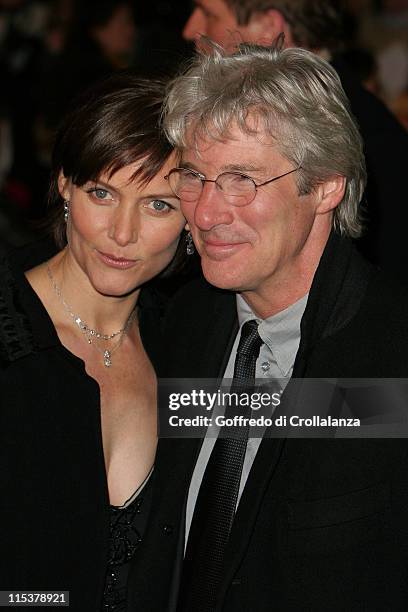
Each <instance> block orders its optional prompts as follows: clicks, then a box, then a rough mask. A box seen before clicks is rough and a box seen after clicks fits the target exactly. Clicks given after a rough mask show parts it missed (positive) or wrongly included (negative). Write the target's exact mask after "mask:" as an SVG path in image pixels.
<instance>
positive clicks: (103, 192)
mask: <svg viewBox="0 0 408 612" xmlns="http://www.w3.org/2000/svg"><path fill="white" fill-rule="evenodd" d="M88 193H90V194H92V195H93V196H94V197H95V198H96V199H97V200H113V196H112V194H111V193H110V192H109V191H108V190H107V189H102V188H101V187H94V188H93V189H89V191H88Z"/></svg>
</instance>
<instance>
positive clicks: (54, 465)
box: [0, 76, 184, 611]
mask: <svg viewBox="0 0 408 612" xmlns="http://www.w3.org/2000/svg"><path fill="white" fill-rule="evenodd" d="M162 93H163V88H162V86H161V85H160V84H158V83H148V82H143V81H138V80H136V79H134V78H133V77H129V76H120V77H114V78H112V79H111V80H110V81H108V82H105V83H103V84H102V85H100V86H99V87H96V88H95V89H94V90H93V93H92V95H91V96H90V97H89V96H88V97H87V98H85V99H83V101H82V103H81V104H80V105H79V107H78V108H77V109H76V110H75V111H74V112H72V113H71V115H70V116H69V117H68V118H67V120H66V121H65V123H64V125H63V126H62V128H61V130H60V132H59V135H58V137H57V141H56V145H55V150H54V159H53V178H52V185H51V200H52V202H53V204H54V208H55V210H56V211H57V218H56V221H55V234H56V236H57V238H58V240H59V242H60V244H61V242H63V243H65V241H66V245H65V246H63V248H62V249H61V250H60V251H59V252H58V253H57V254H56V255H54V256H53V257H51V258H50V259H48V260H45V261H43V262H41V263H40V265H38V266H35V267H33V268H31V269H29V270H28V271H27V272H26V274H25V275H24V274H23V272H22V270H21V269H19V266H18V263H17V262H16V261H15V260H14V261H12V262H11V263H10V264H8V263H7V262H3V263H2V266H1V278H2V279H4V280H3V283H2V284H3V286H2V290H1V295H0V313H1V318H2V323H3V324H2V326H1V329H2V332H1V337H0V348H1V351H0V355H1V364H2V369H1V379H0V388H1V398H2V399H1V410H0V415H1V416H0V456H1V459H0V465H2V466H3V468H4V467H5V468H6V469H1V471H0V491H1V498H0V524H1V530H2V535H1V538H0V541H1V551H2V554H1V561H0V566H1V567H0V569H1V571H0V583H1V588H2V589H5V588H7V589H11V590H13V589H14V590H20V591H21V590H23V589H25V590H34V591H36V592H38V591H39V590H47V591H55V592H56V593H57V592H59V591H70V609H74V610H81V611H85V610H86V611H93V610H100V609H105V610H115V611H117V610H122V609H124V607H123V606H124V605H125V603H124V599H125V591H126V581H127V574H128V571H129V566H130V563H131V559H132V557H133V555H134V553H135V552H136V550H137V547H138V545H139V542H140V539H141V537H142V532H143V526H144V522H145V520H146V516H147V512H148V505H149V491H150V487H151V478H150V475H151V472H152V469H153V462H154V454H155V448H156V377H155V372H154V369H153V366H152V363H151V361H150V359H149V356H148V354H147V352H146V351H148V352H150V354H151V353H152V351H153V350H154V348H155V342H154V340H152V336H151V333H150V334H149V337H150V338H151V342H150V347H148V346H144V344H143V342H142V338H141V334H144V338H143V340H144V341H145V339H146V341H147V338H148V335H147V333H146V330H147V329H149V328H150V329H152V328H153V327H156V328H157V317H158V315H157V307H156V304H155V297H154V293H153V292H152V290H149V288H147V287H146V284H147V283H148V281H150V280H151V279H152V278H153V277H155V276H156V275H158V274H159V273H160V272H162V271H163V270H164V269H165V268H166V267H167V266H168V265H169V263H170V262H171V260H172V259H173V257H174V255H175V252H176V249H177V245H178V243H179V239H180V235H181V232H182V231H183V227H184V219H183V217H182V214H181V212H180V209H179V202H178V200H177V198H176V197H175V196H174V195H173V194H172V193H171V192H170V190H169V188H168V186H167V182H166V181H165V180H164V178H163V177H164V176H165V175H166V174H167V172H168V170H169V169H170V168H171V167H172V166H173V165H174V160H173V155H172V151H171V148H170V146H169V144H168V143H167V142H166V141H165V140H164V139H163V138H162V137H161V135H160V133H159V128H158V125H159V115H160V106H161V98H162ZM149 321H150V324H149Z"/></svg>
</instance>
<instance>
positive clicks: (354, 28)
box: [0, 0, 408, 245]
mask: <svg viewBox="0 0 408 612" xmlns="http://www.w3.org/2000/svg"><path fill="white" fill-rule="evenodd" d="M190 10H191V3H190V2H189V1H188V0H173V1H170V0H150V1H147V2H140V1H139V2H136V1H133V2H126V1H121V0H100V1H98V2H96V1H95V2H89V0H0V74H1V89H0V245H20V244H24V243H25V242H27V241H29V240H32V239H33V238H35V237H36V236H37V235H38V233H39V229H38V228H39V226H40V225H41V223H40V222H41V221H42V220H43V218H44V215H45V213H46V194H47V184H48V175H49V164H50V153H51V149H52V143H53V138H54V134H55V130H56V128H57V126H58V124H59V122H60V120H61V117H62V116H63V115H64V113H65V112H66V110H67V108H68V107H69V105H70V103H71V101H72V98H73V97H74V96H75V95H76V94H77V93H78V92H79V91H80V90H81V89H83V88H86V87H89V86H90V85H92V83H93V82H94V81H96V80H98V79H99V78H101V77H104V76H106V75H108V74H109V73H111V72H113V71H116V70H123V69H130V70H132V71H134V72H135V73H136V74H139V75H141V76H144V77H153V76H156V75H161V76H165V75H171V74H172V73H174V72H175V71H176V70H177V67H178V66H179V65H180V63H181V62H183V60H184V58H187V57H188V56H189V54H190V53H191V52H192V48H191V46H190V45H188V44H187V43H185V42H184V41H183V39H182V36H181V31H182V28H183V25H184V23H185V21H186V20H187V18H188V15H189V13H190ZM344 42H345V44H344V58H345V60H346V61H347V63H349V65H350V66H351V67H352V68H353V71H354V72H355V73H356V75H357V77H358V78H359V79H360V80H361V82H362V83H363V84H364V86H365V87H367V88H368V89H370V90H371V91H372V92H373V93H374V94H375V95H377V96H379V97H380V98H381V99H382V100H383V101H384V102H385V103H386V104H387V105H388V106H389V108H390V109H391V110H392V111H393V112H394V113H395V114H396V116H397V117H398V119H399V121H401V123H402V124H404V125H405V126H406V127H407V128H408V0H354V1H353V0H349V1H348V17H347V23H346V28H345V41H344Z"/></svg>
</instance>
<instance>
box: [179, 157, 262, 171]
mask: <svg viewBox="0 0 408 612" xmlns="http://www.w3.org/2000/svg"><path fill="white" fill-rule="evenodd" d="M180 167H182V168H187V169H189V170H195V171H196V172H200V173H202V171H201V170H200V169H199V168H197V166H195V165H194V164H193V163H191V162H187V161H184V160H181V161H180ZM219 170H220V172H242V173H243V174H246V173H248V172H259V173H265V172H266V171H267V169H266V168H265V166H258V165H256V164H251V163H245V164H225V165H223V166H220V168H219Z"/></svg>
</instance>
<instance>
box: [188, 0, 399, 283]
mask: <svg viewBox="0 0 408 612" xmlns="http://www.w3.org/2000/svg"><path fill="white" fill-rule="evenodd" d="M343 24H344V16H343V12H342V9H341V2H339V0H196V1H195V8H194V10H193V12H192V14H191V16H190V18H189V20H188V21H187V23H186V25H185V27H184V30H183V36H184V38H186V39H187V40H191V41H194V42H195V43H196V45H197V46H199V47H200V46H201V47H203V44H202V42H200V36H201V35H203V34H204V35H206V36H208V37H209V38H210V39H212V40H214V41H215V42H217V43H219V44H221V45H222V46H223V47H224V48H227V49H228V50H229V51H233V49H234V48H236V45H237V43H240V42H255V43H257V44H262V45H265V46H268V45H269V44H271V42H272V41H273V40H274V39H275V38H276V37H277V36H278V35H279V34H280V33H281V32H283V33H284V36H285V45H286V46H287V47H292V46H300V47H304V48H306V49H310V50H312V51H314V52H315V53H318V54H320V55H321V56H322V57H324V58H325V59H328V60H329V61H331V62H332V64H333V66H334V67H335V68H336V70H337V72H338V74H339V75H340V78H341V80H342V84H343V87H344V89H345V91H346V94H347V96H348V98H349V100H350V103H351V110H352V112H353V114H354V115H355V117H356V118H357V121H358V124H359V128H360V130H361V133H362V136H363V141H364V147H365V157H366V163H367V174H368V182H367V189H366V192H365V195H364V198H363V203H364V209H365V210H364V214H363V222H364V228H365V231H364V232H363V235H362V237H361V238H360V239H359V241H358V247H359V249H360V250H361V252H362V253H363V254H364V255H365V256H366V257H368V258H369V259H370V260H371V261H372V262H373V263H375V264H381V266H382V267H385V266H386V267H387V268H388V269H389V270H390V271H391V272H392V273H393V274H394V275H395V276H397V277H398V278H399V279H400V280H402V281H404V282H406V279H407V274H406V269H405V265H404V264H403V263H402V262H403V261H404V260H405V254H404V244H405V235H404V232H405V226H406V223H407V222H408V212H407V209H406V206H405V199H406V186H405V178H404V176H405V167H406V160H407V158H408V134H407V132H406V131H405V130H404V129H403V128H402V126H401V125H400V124H399V123H398V122H397V120H396V119H395V118H394V117H393V116H392V115H391V113H390V112H389V111H388V110H387V109H386V107H385V106H384V104H382V102H380V101H379V100H378V99H377V98H376V97H375V96H373V95H372V94H370V93H369V92H368V91H366V90H365V89H364V88H363V87H362V86H361V85H360V83H359V82H358V81H357V79H356V78H355V76H354V75H353V74H352V72H351V71H350V69H349V68H348V66H347V65H346V64H345V62H344V61H342V60H341V55H339V54H338V52H339V51H341V48H342V46H343V45H344V25H343ZM397 218H398V221H397Z"/></svg>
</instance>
